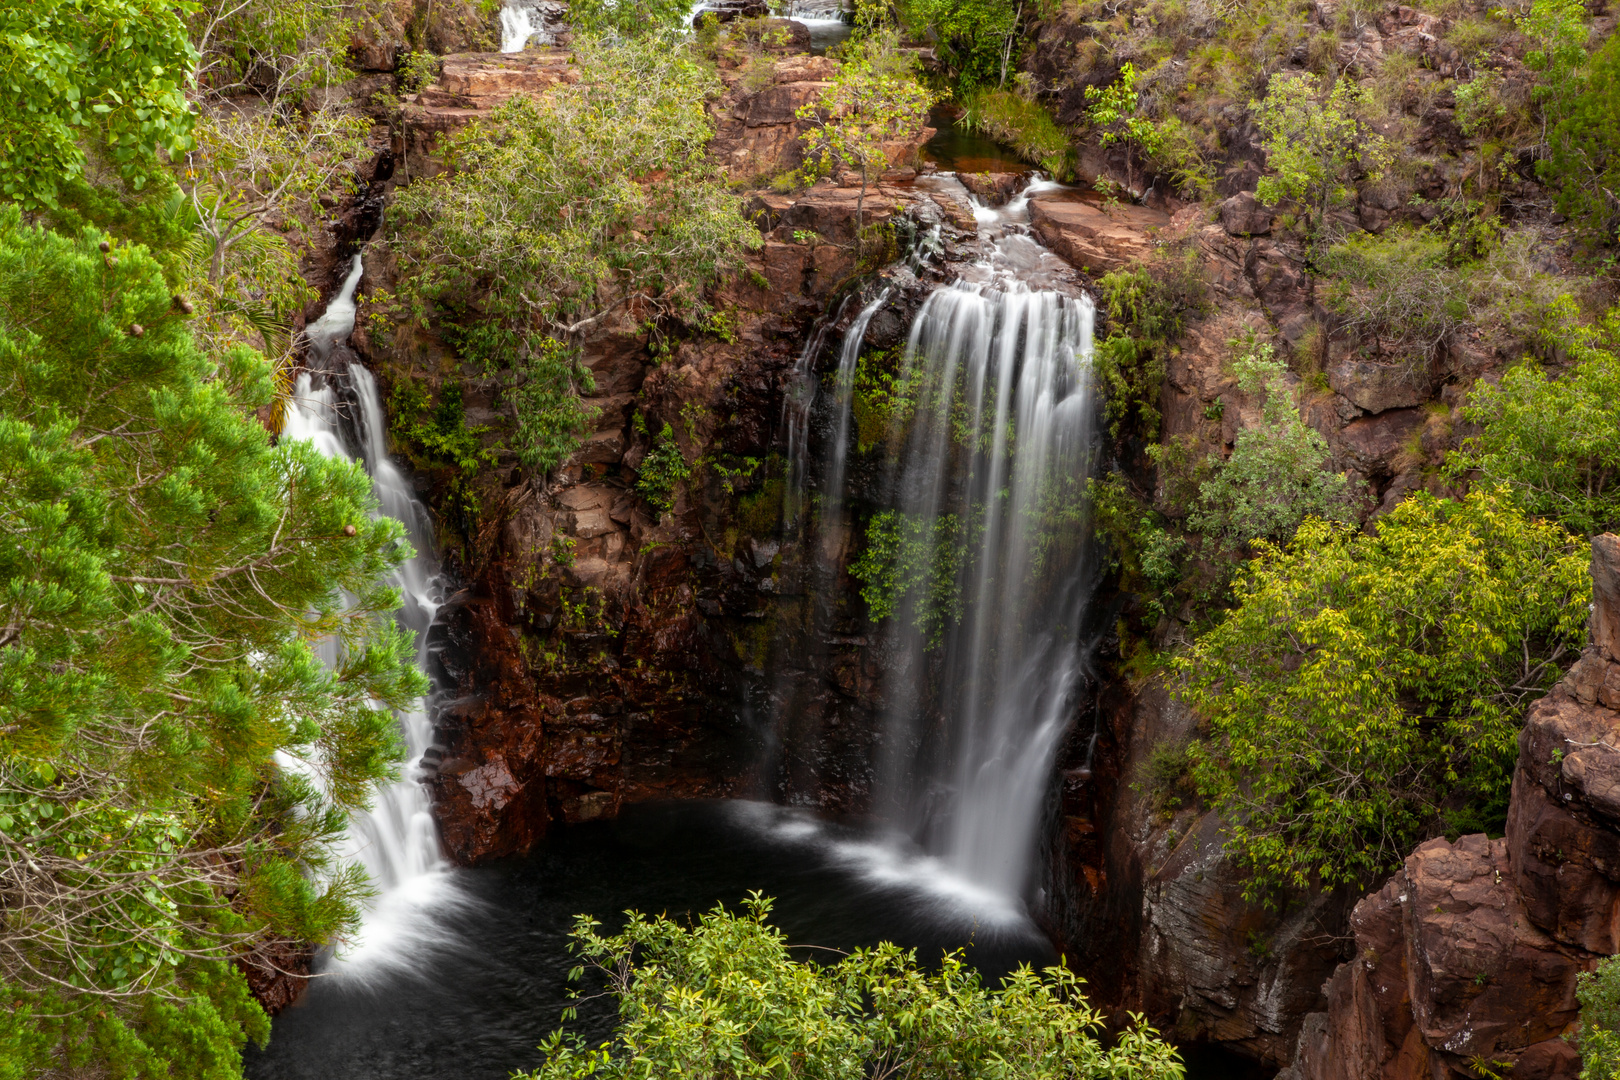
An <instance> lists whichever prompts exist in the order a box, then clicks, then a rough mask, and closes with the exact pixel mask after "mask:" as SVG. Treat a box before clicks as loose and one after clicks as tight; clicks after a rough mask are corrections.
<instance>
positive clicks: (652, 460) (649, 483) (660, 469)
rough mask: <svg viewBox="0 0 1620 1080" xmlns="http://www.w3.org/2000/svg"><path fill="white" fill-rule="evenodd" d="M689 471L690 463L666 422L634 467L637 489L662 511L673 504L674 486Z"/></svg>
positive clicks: (686, 476)
mask: <svg viewBox="0 0 1620 1080" xmlns="http://www.w3.org/2000/svg"><path fill="white" fill-rule="evenodd" d="M691 475H692V466H690V465H688V464H687V463H686V457H685V456H684V455H683V454H682V453H681V447H680V444H679V443H677V442H676V441H675V430H674V428H672V427H670V426H669V424H667V423H666V424H665V425H664V429H663V430H662V431H660V432H659V433H658V440H657V442H655V443H654V444H653V448H652V449H651V450H649V451H647V456H646V457H645V458H643V459H642V461H641V467H640V468H638V469H637V470H636V491H637V492H639V493H640V494H641V497H642V498H644V499H646V500H647V501H648V502H649V503H651V504H652V506H653V508H654V509H656V510H657V511H658V512H659V513H660V514H662V513H664V512H666V511H667V510H669V508H670V507H671V506H673V505H675V488H676V487H677V486H678V485H679V484H681V483H682V482H684V481H685V480H686V479H687V478H688V477H690V476H691Z"/></svg>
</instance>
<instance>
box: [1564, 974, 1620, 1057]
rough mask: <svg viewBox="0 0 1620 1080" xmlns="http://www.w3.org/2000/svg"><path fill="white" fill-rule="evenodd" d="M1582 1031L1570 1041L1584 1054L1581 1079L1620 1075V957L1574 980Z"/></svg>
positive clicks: (1582, 1055)
mask: <svg viewBox="0 0 1620 1080" xmlns="http://www.w3.org/2000/svg"><path fill="white" fill-rule="evenodd" d="M1575 1000H1576V1001H1579V1002H1580V1003H1581V1026H1580V1031H1579V1032H1578V1034H1576V1035H1575V1036H1574V1037H1572V1038H1571V1039H1570V1041H1571V1042H1573V1043H1574V1044H1575V1045H1576V1046H1577V1047H1578V1048H1579V1049H1580V1051H1581V1080H1615V1077H1617V1076H1620V957H1616V956H1610V957H1606V958H1605V959H1602V960H1599V961H1598V965H1597V967H1596V968H1595V969H1593V970H1592V971H1584V972H1582V973H1581V974H1579V975H1577V976H1576V977H1575Z"/></svg>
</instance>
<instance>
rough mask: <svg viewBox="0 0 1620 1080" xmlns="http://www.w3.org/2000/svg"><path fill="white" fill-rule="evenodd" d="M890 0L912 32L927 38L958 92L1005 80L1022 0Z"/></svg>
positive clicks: (1004, 81) (1021, 16) (1022, 12)
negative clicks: (893, 2)
mask: <svg viewBox="0 0 1620 1080" xmlns="http://www.w3.org/2000/svg"><path fill="white" fill-rule="evenodd" d="M894 6H895V10H896V13H897V14H898V16H899V22H900V24H901V25H902V26H904V27H905V28H906V30H907V31H908V32H909V34H910V35H911V36H912V37H914V38H919V39H923V40H927V41H929V42H930V43H931V44H933V46H934V52H935V55H936V56H937V57H938V58H939V61H940V63H941V64H942V65H943V66H944V67H945V69H946V71H947V72H948V73H949V75H950V76H951V77H952V79H953V81H954V83H955V89H956V92H957V93H958V94H959V95H963V96H966V95H968V94H970V93H971V92H972V91H973V90H975V89H977V88H979V87H983V86H992V85H993V86H997V87H1000V86H1004V85H1006V82H1007V72H1008V70H1009V66H1010V64H1011V61H1012V60H1013V59H1015V56H1014V52H1013V49H1014V47H1015V45H1016V43H1017V38H1018V24H1019V22H1020V21H1021V20H1022V19H1023V14H1024V7H1025V5H1024V3H1023V2H1022V0H896V3H895V5H894Z"/></svg>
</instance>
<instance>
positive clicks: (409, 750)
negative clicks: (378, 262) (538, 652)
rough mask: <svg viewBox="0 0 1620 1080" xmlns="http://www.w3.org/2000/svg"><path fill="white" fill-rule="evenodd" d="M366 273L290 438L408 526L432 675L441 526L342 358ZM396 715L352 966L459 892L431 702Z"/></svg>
mask: <svg viewBox="0 0 1620 1080" xmlns="http://www.w3.org/2000/svg"><path fill="white" fill-rule="evenodd" d="M361 270H362V266H361V261H360V256H359V255H356V256H355V257H354V263H353V265H352V267H351V268H350V270H349V274H348V276H347V277H346V278H345V279H344V282H343V287H342V289H341V290H340V291H339V292H338V295H337V297H336V298H335V299H333V300H332V302H331V304H330V305H329V306H328V307H327V309H326V311H325V313H324V314H323V315H322V316H321V317H320V318H319V319H318V320H316V321H315V322H313V323H311V324H310V325H309V327H308V328H307V329H306V330H305V332H304V333H305V337H306V339H307V341H308V345H309V353H310V357H311V366H312V369H313V370H309V371H305V372H302V373H301V374H300V375H299V376H298V380H297V383H296V385H295V386H294V389H293V395H292V405H291V408H290V409H289V410H288V415H287V421H286V426H285V428H284V429H283V431H282V435H281V437H282V438H284V439H308V440H309V441H310V442H312V443H314V444H315V446H316V448H317V449H318V450H320V451H321V453H323V454H326V455H328V456H331V457H342V458H347V459H350V460H358V461H360V462H362V463H363V464H364V466H365V469H366V471H367V472H368V473H369V474H370V475H371V480H372V486H373V490H374V491H375V492H376V495H377V502H378V514H379V515H382V516H386V517H392V518H397V519H398V520H399V521H401V522H403V523H404V525H405V532H406V537H407V539H408V540H409V541H410V544H411V546H412V547H413V548H415V550H416V554H415V555H414V556H412V558H411V559H409V560H408V561H407V562H405V563H404V564H403V565H402V566H401V567H400V568H399V570H398V571H397V572H396V574H395V575H394V579H393V582H392V584H393V585H394V586H395V587H396V588H398V590H399V592H400V596H401V599H402V601H403V603H402V606H401V608H400V610H399V612H398V613H397V616H396V617H397V618H398V619H399V621H400V623H401V625H403V626H404V627H405V628H406V629H408V630H410V631H412V632H413V633H414V634H415V635H416V648H417V663H418V666H420V667H423V668H424V669H425V668H426V666H427V659H428V656H427V642H428V628H429V626H431V625H432V623H433V617H434V614H435V613H436V612H437V610H438V606H439V592H438V564H437V560H436V559H435V558H434V543H433V522H432V519H431V518H430V517H429V515H428V512H427V508H426V507H424V506H423V505H422V504H421V502H419V501H418V500H417V499H416V497H415V495H414V494H413V493H412V492H411V489H410V485H409V484H408V483H407V482H406V480H405V477H404V475H403V474H402V473H401V472H400V471H399V469H398V467H397V466H396V465H395V464H394V462H393V460H392V459H390V458H389V456H388V440H387V429H386V424H385V421H384V417H383V410H382V402H381V399H380V398H379V396H378V393H377V382H376V380H375V379H374V378H373V377H372V375H371V372H370V371H368V370H366V368H365V367H363V366H362V365H360V364H358V363H354V362H348V363H340V362H339V360H338V359H337V355H338V353H339V346H340V345H341V344H342V343H343V342H344V341H345V340H346V339H347V338H348V336H349V334H350V332H351V331H352V330H353V329H354V318H355V302H354V290H355V287H356V286H357V285H358V284H359V281H360V274H361ZM325 648H326V650H327V652H328V657H327V659H328V661H329V662H331V661H335V659H336V656H335V649H336V643H327V645H326V646H325ZM397 715H398V718H399V723H400V731H401V734H402V736H403V738H404V742H405V745H406V758H407V760H406V764H405V767H404V770H403V772H402V775H401V777H400V779H399V781H398V782H396V783H394V784H390V785H388V786H386V787H384V788H382V789H381V790H379V791H378V792H377V793H376V797H375V800H374V804H373V806H372V808H371V810H370V811H368V812H364V813H358V814H355V815H354V816H353V818H352V819H351V820H350V822H349V828H348V832H347V835H346V836H345V838H344V842H343V843H342V844H341V845H340V848H339V851H338V853H337V854H338V857H339V858H340V859H341V860H342V861H343V862H345V863H359V864H360V865H361V866H363V867H364V868H365V870H366V873H367V875H368V876H369V878H370V880H371V883H372V885H373V886H375V888H376V890H377V895H376V897H375V898H374V900H373V901H372V903H371V904H370V905H369V906H368V909H367V911H366V912H365V917H364V921H363V924H362V926H361V930H360V933H359V935H358V938H357V939H356V940H355V941H353V942H350V943H348V944H347V945H346V946H345V947H344V948H343V949H342V950H340V953H339V959H340V960H341V961H343V962H344V965H345V966H346V967H353V968H358V967H359V966H361V965H362V964H363V963H369V962H381V963H385V964H386V963H389V962H390V961H396V962H398V961H403V960H404V959H405V956H404V955H403V954H404V952H405V951H406V950H405V949H404V948H403V946H404V945H405V944H406V943H409V942H413V941H415V940H416V939H417V938H419V937H420V936H421V935H422V934H423V933H425V927H424V925H423V922H422V919H421V918H420V914H419V911H420V908H421V907H422V906H423V905H424V904H426V903H428V902H429V901H433V902H435V903H442V902H444V901H445V899H446V898H447V896H448V891H449V889H450V885H449V882H450V864H449V863H448V861H446V859H445V858H444V855H443V853H442V852H441V851H440V848H439V836H438V829H437V827H436V825H435V823H434V821H433V815H432V810H431V804H430V802H429V799H428V793H427V788H426V787H425V786H423V784H422V775H423V772H422V755H423V754H424V753H425V752H426V751H427V749H428V747H429V744H430V743H431V742H432V740H433V724H432V721H431V720H430V719H429V717H428V708H427V702H426V701H425V700H419V701H417V702H416V703H414V704H413V705H412V706H411V707H410V708H409V709H406V710H401V711H400V712H399V713H398V714H397Z"/></svg>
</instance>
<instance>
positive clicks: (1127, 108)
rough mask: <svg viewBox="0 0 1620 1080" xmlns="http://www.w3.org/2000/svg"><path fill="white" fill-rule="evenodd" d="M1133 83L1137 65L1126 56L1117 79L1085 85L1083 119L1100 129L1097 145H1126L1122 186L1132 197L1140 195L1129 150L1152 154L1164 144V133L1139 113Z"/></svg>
mask: <svg viewBox="0 0 1620 1080" xmlns="http://www.w3.org/2000/svg"><path fill="white" fill-rule="evenodd" d="M1136 83H1137V73H1136V66H1135V65H1134V64H1132V63H1131V62H1130V61H1128V60H1127V61H1126V62H1125V64H1124V65H1123V66H1122V67H1121V68H1120V69H1119V80H1118V81H1117V82H1114V83H1110V84H1109V85H1107V86H1088V87H1086V119H1087V120H1089V121H1090V122H1091V124H1092V126H1093V127H1095V128H1097V129H1098V130H1099V131H1100V132H1101V133H1102V134H1101V135H1099V136H1098V138H1097V144H1098V145H1099V146H1113V145H1114V144H1115V143H1119V144H1120V145H1121V146H1123V147H1124V148H1125V187H1126V188H1127V189H1128V190H1129V191H1130V193H1131V196H1132V197H1133V198H1140V197H1141V195H1142V193H1141V192H1139V191H1137V190H1136V164H1135V159H1134V158H1133V157H1132V155H1131V150H1132V149H1133V148H1134V149H1135V150H1136V153H1137V155H1139V156H1143V157H1149V158H1151V157H1153V156H1154V155H1155V154H1157V153H1158V152H1159V151H1160V150H1161V149H1162V148H1163V146H1164V133H1163V131H1162V130H1161V128H1160V125H1158V124H1155V123H1154V122H1153V121H1152V120H1151V119H1149V118H1148V117H1145V116H1142V115H1141V100H1140V98H1141V95H1140V94H1139V93H1138V92H1137V89H1136Z"/></svg>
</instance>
